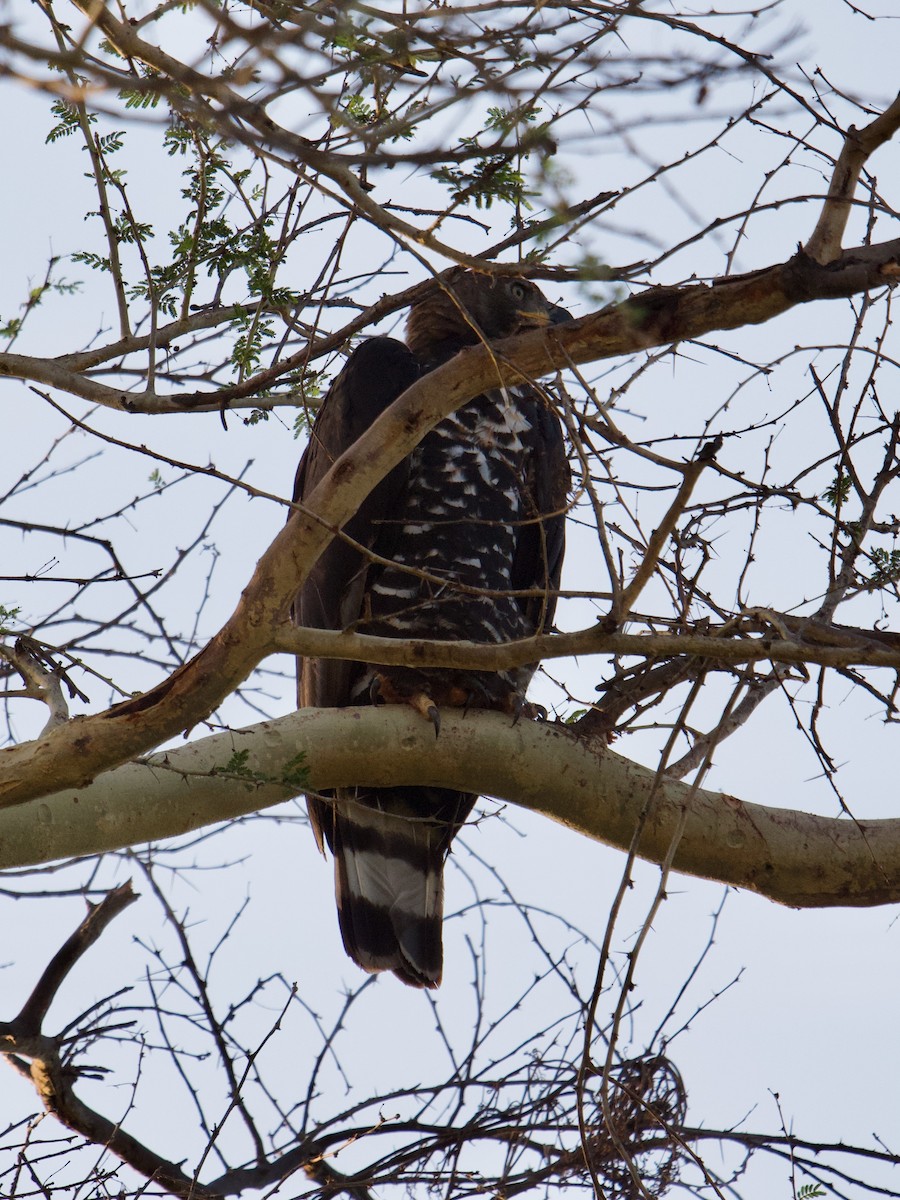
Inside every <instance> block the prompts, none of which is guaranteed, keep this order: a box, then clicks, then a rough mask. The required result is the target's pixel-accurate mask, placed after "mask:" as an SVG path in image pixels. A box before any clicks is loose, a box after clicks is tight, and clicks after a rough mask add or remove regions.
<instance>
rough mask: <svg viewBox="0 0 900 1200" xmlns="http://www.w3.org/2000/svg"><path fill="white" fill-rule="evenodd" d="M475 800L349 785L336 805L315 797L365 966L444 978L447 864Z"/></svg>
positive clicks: (352, 940)
mask: <svg viewBox="0 0 900 1200" xmlns="http://www.w3.org/2000/svg"><path fill="white" fill-rule="evenodd" d="M474 802H475V796H472V795H468V794H465V793H460V792H454V791H450V790H449V789H446V788H379V789H377V790H372V791H367V790H363V789H359V790H358V791H349V790H341V791H339V792H338V794H337V796H336V797H335V804H334V805H332V804H329V803H328V802H327V801H321V800H320V801H315V802H314V803H315V804H316V807H317V809H318V812H317V814H316V817H317V824H319V825H320V828H321V829H322V830H323V832H324V835H325V839H326V841H327V842H328V846H329V848H330V850H331V852H332V854H333V855H334V877H335V892H336V895H337V906H338V919H339V922H340V927H341V936H342V937H343V939H344V947H345V949H346V951H347V953H348V954H349V955H350V957H351V958H352V959H353V960H354V962H356V963H358V964H359V966H361V967H362V969H363V970H364V971H370V972H373V971H393V972H394V974H395V975H397V976H398V977H399V978H400V979H402V980H403V982H404V983H408V984H410V985H412V986H413V987H430V988H434V987H437V986H438V985H439V984H440V982H441V971H442V967H443V953H442V939H441V924H442V921H443V915H444V879H443V876H444V862H445V860H446V857H447V851H448V850H449V847H450V842H451V841H452V840H453V836H454V835H455V833H456V832H457V830H458V829H459V827H460V825H461V824H462V822H463V821H464V820H465V818H466V816H467V815H468V813H469V811H470V810H471V808H472V805H473V804H474ZM323 809H324V810H326V811H324V812H323V811H322V810H323ZM417 810H418V812H420V813H428V814H429V815H428V816H417V815H415V813H416V811H417Z"/></svg>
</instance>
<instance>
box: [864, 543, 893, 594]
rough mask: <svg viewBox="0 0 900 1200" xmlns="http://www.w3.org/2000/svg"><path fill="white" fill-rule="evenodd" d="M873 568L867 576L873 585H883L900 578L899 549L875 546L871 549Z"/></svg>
mask: <svg viewBox="0 0 900 1200" xmlns="http://www.w3.org/2000/svg"><path fill="white" fill-rule="evenodd" d="M872 562H873V564H874V566H875V570H874V571H873V573H872V575H871V576H870V578H869V583H870V584H871V585H872V586H873V587H885V586H886V585H887V584H889V583H895V582H896V581H897V580H898V579H900V550H884V549H882V548H881V547H878V546H876V547H875V549H874V550H873V551H872Z"/></svg>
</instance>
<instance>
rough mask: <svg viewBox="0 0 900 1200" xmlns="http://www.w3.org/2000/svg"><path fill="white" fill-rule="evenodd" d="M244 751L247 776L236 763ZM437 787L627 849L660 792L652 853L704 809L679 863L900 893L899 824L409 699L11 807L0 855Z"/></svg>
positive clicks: (810, 902)
mask: <svg viewBox="0 0 900 1200" xmlns="http://www.w3.org/2000/svg"><path fill="white" fill-rule="evenodd" d="M235 750H246V751H248V757H247V759H246V762H244V763H243V765H242V772H244V771H247V772H252V774H253V776H254V778H253V779H250V778H247V777H246V776H244V775H242V776H238V777H235V776H233V775H232V776H230V777H229V776H228V775H227V774H225V773H223V772H224V768H225V767H226V766H227V764H228V762H229V759H231V757H232V755H233V753H234V751H235ZM298 752H302V753H303V754H304V755H305V760H306V764H307V767H308V772H309V774H308V782H307V786H309V787H310V788H312V789H318V788H325V787H335V786H351V785H353V784H365V785H370V786H385V785H389V784H416V783H422V784H432V785H439V786H442V787H452V788H456V789H459V790H462V791H479V792H483V793H484V794H485V795H490V796H495V797H498V798H500V799H505V800H509V801H512V802H513V803H515V804H520V805H522V806H523V807H525V808H530V809H532V810H533V811H535V812H539V813H543V814H544V815H545V816H548V817H552V818H553V819H554V820H556V821H559V822H561V823H562V824H563V825H565V826H567V827H568V828H569V829H573V830H575V831H576V832H578V833H581V834H584V835H585V836H587V837H591V838H594V839H596V840H598V841H602V842H605V843H607V844H608V845H611V846H615V847H618V848H620V849H627V847H628V846H629V844H630V842H631V840H632V837H633V835H634V829H635V825H636V822H637V820H638V816H639V814H640V812H641V810H642V808H643V806H644V804H645V803H646V801H647V799H648V797H649V796H650V794H651V793H652V792H653V791H654V788H655V789H656V793H655V795H656V802H655V805H654V808H653V811H652V814H651V816H650V818H649V820H648V821H647V823H646V826H645V832H644V835H643V837H642V840H641V844H640V847H639V854H640V856H641V857H642V858H645V859H647V860H649V861H651V862H656V863H659V862H662V861H663V860H664V859H665V857H666V855H667V853H668V852H669V847H670V842H671V839H672V836H673V833H674V832H675V830H676V829H677V828H678V826H679V823H680V822H681V820H682V818H683V810H684V807H685V805H688V806H689V811H688V813H687V818H686V824H685V829H684V834H683V837H682V838H681V841H680V843H679V845H678V849H677V851H676V854H675V868H676V869H677V870H679V871H682V872H684V873H686V874H690V875H697V876H701V877H703V878H707V879H716V880H719V881H721V882H723V883H727V884H731V885H732V886H734V887H742V888H747V889H749V890H751V891H754V892H758V893H759V894H760V895H762V896H766V897H767V898H769V899H770V900H775V901H777V902H779V903H781V904H788V905H794V906H797V907H813V908H815V907H827V906H838V905H848V906H867V905H878V904H888V903H894V902H896V901H897V900H900V820H879V821H851V820H848V819H844V818H831V817H819V816H813V815H810V814H806V813H801V812H794V811H792V810H789V809H778V808H768V807H764V806H762V805H759V804H751V803H749V802H746V801H743V800H740V799H737V798H736V797H734V796H727V795H723V794H720V793H717V792H712V791H707V790H705V789H699V790H697V791H696V792H695V791H693V790H692V789H691V787H690V786H689V785H687V784H685V783H681V782H680V781H677V780H672V779H661V780H657V778H656V773H655V772H654V771H652V770H650V769H648V768H647V767H643V766H641V765H639V764H638V763H634V762H631V761H629V760H628V759H626V758H623V757H622V756H621V755H619V754H615V753H613V752H612V751H611V750H609V749H608V748H607V747H606V746H605V744H603V743H602V742H599V743H598V742H587V741H585V740H582V739H579V738H578V737H577V736H576V734H575V733H574V732H573V731H572V730H571V729H569V728H568V727H566V726H560V725H555V724H543V723H538V722H531V721H520V722H519V723H518V724H516V725H512V724H511V723H510V721H509V719H508V718H507V717H504V716H502V715H501V714H499V713H490V712H470V713H469V714H468V715H467V716H463V715H462V714H461V713H459V712H457V711H455V710H451V711H447V712H445V713H444V715H443V722H442V726H441V736H440V737H439V738H438V739H437V742H435V739H434V731H433V730H432V728H431V726H430V725H429V724H428V723H427V722H425V721H422V720H421V718H419V717H417V716H416V715H415V714H414V713H413V712H412V711H410V710H408V709H406V708H405V707H402V706H392V705H389V706H386V707H384V708H378V709H375V708H367V709H307V710H305V711H302V712H299V713H292V714H290V715H289V716H286V717H282V718H280V719H279V720H277V721H267V722H263V723H262V724H259V725H255V726H252V727H251V728H249V729H244V730H237V731H234V732H232V733H225V734H217V735H215V736H214V737H209V738H203V739H201V740H198V741H196V742H193V743H191V744H190V745H188V746H184V747H180V748H179V749H177V750H169V751H166V752H163V753H160V754H156V755H153V757H152V758H151V759H149V760H147V761H146V762H143V763H130V764H128V765H126V766H124V767H121V768H119V769H118V770H116V771H112V772H110V773H108V774H106V775H104V776H102V777H101V778H99V779H98V780H97V781H96V782H95V783H93V784H92V785H90V786H86V787H82V788H78V789H75V790H70V791H65V792H59V793H57V794H56V795H51V796H45V797H44V798H43V799H41V800H37V801H34V802H32V803H31V804H28V805H22V806H19V807H18V808H14V809H7V810H6V811H4V812H2V813H0V867H13V866H26V865H30V864H33V863H37V862H47V861H51V860H53V859H57V858H62V857H68V856H71V855H86V854H93V853H98V852H100V851H104V850H111V849H114V848H117V847H122V846H128V845H133V844H135V843H140V842H144V841H149V840H152V841H156V840H158V839H161V838H166V837H173V836H177V835H179V834H182V833H186V832H188V831H190V830H193V829H198V828H200V827H201V826H204V825H208V824H212V823H215V822H218V821H222V820H227V819H229V818H232V817H236V816H238V815H241V814H244V813H248V812H252V811H255V810H256V809H258V808H262V807H265V806H267V805H272V804H277V803H278V802H279V801H281V800H284V799H285V798H287V797H288V796H289V795H291V794H293V793H294V792H296V790H297V785H296V782H294V783H293V785H290V784H286V783H284V782H283V779H284V777H285V775H286V774H289V775H291V776H292V777H295V773H296V769H297V768H296V763H295V761H294V760H295V758H296V755H297V754H298Z"/></svg>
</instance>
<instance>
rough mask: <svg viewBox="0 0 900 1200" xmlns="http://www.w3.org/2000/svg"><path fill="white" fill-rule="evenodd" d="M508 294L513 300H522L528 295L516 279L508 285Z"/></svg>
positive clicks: (523, 285)
mask: <svg viewBox="0 0 900 1200" xmlns="http://www.w3.org/2000/svg"><path fill="white" fill-rule="evenodd" d="M509 294H510V295H511V296H512V298H513V300H524V299H525V297H526V296H527V295H528V289H527V288H526V286H525V284H524V283H521V282H520V281H519V280H518V279H514V280H513V281H512V283H511V284H510V285H509Z"/></svg>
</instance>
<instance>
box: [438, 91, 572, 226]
mask: <svg viewBox="0 0 900 1200" xmlns="http://www.w3.org/2000/svg"><path fill="white" fill-rule="evenodd" d="M539 112H540V109H539V108H537V107H536V106H535V105H518V106H516V107H515V108H512V109H503V108H490V109H488V115H487V119H486V121H485V124H484V128H483V129H482V130H481V131H480V133H478V134H476V135H475V136H474V137H463V138H461V139H460V142H459V148H460V150H461V151H463V154H464V155H465V157H466V158H467V159H468V160H469V161H468V162H467V163H466V164H465V165H463V164H456V165H452V166H443V167H441V168H439V169H438V170H437V171H434V172H432V178H434V179H436V180H437V181H438V182H439V183H443V184H444V185H445V186H446V187H447V188H449V190H450V195H451V196H452V198H453V199H454V200H455V201H456V203H457V204H464V205H465V204H469V203H474V205H475V207H476V208H479V209H480V208H490V207H491V206H492V205H493V203H494V201H495V200H500V201H503V202H504V203H507V204H515V205H519V206H521V207H523V208H526V209H528V210H530V209H531V204H530V203H529V200H528V198H529V196H533V195H535V192H534V191H530V190H529V189H528V188H527V186H526V183H525V176H524V175H523V174H522V170H521V165H522V162H523V161H524V160H526V159H527V158H528V156H529V154H530V153H531V151H532V150H534V149H535V148H536V147H538V146H541V147H543V149H544V150H545V152H547V151H549V152H550V153H552V151H553V149H554V147H553V144H552V142H550V141H549V139H548V135H547V130H548V129H549V125H548V124H546V123H544V124H541V125H539V126H535V128H533V129H532V128H527V127H529V126H532V125H534V122H536V120H537V116H538V113H539ZM523 129H524V135H523ZM511 137H515V140H516V144H515V145H514V146H511V147H509V148H506V147H503V146H502V143H503V142H504V141H505V140H507V139H509V138H511ZM487 138H489V139H490V141H491V143H492V146H491V147H484V145H483V143H484V141H485V139H487ZM498 145H499V146H500V148H499V149H496V148H494V147H498ZM483 149H485V150H486V153H483V154H482V153H480V152H481V151H482V150H483Z"/></svg>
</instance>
